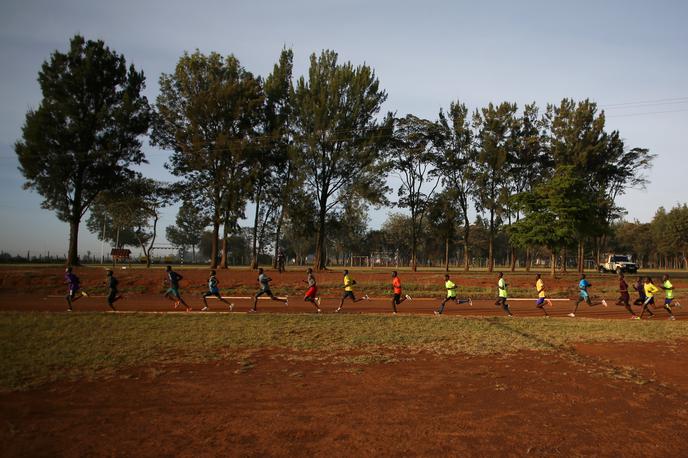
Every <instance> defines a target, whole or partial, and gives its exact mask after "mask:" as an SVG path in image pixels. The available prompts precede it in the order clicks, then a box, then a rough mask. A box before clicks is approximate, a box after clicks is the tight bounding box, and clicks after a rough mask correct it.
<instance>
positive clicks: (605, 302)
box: [602, 299, 607, 307]
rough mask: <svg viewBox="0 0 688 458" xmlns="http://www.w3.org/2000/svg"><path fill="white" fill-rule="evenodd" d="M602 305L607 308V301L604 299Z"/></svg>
mask: <svg viewBox="0 0 688 458" xmlns="http://www.w3.org/2000/svg"><path fill="white" fill-rule="evenodd" d="M602 305H604V306H605V307H606V306H607V301H605V300H604V299H602Z"/></svg>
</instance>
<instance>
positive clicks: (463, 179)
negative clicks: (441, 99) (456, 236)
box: [435, 102, 476, 272]
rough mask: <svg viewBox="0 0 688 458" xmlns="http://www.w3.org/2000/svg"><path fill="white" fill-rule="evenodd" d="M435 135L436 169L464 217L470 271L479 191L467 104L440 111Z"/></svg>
mask: <svg viewBox="0 0 688 458" xmlns="http://www.w3.org/2000/svg"><path fill="white" fill-rule="evenodd" d="M435 134H436V135H435V143H436V147H437V148H438V151H439V154H437V155H436V156H435V158H436V163H435V168H436V169H437V170H438V172H439V173H440V174H441V176H442V184H443V185H444V187H445V188H446V189H451V190H452V192H453V196H454V199H455V200H454V202H456V203H457V204H458V205H459V207H460V209H461V215H462V217H463V233H462V239H463V261H464V270H465V271H466V272H467V271H468V270H469V268H470V254H469V249H468V246H469V243H468V241H469V238H470V232H471V222H470V220H469V217H468V209H469V203H470V201H471V199H472V198H473V196H474V192H475V173H476V171H475V160H476V149H475V148H474V145H473V131H472V129H471V125H470V120H469V119H468V109H467V108H466V105H464V104H462V103H460V102H452V103H451V105H450V106H449V112H448V113H447V114H446V115H445V114H444V112H443V111H442V110H440V113H439V120H438V121H437V131H436V132H435Z"/></svg>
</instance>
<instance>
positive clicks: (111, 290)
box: [105, 269, 124, 311]
mask: <svg viewBox="0 0 688 458" xmlns="http://www.w3.org/2000/svg"><path fill="white" fill-rule="evenodd" d="M105 282H106V283H107V287H108V297H107V304H108V306H109V307H110V308H111V309H112V311H116V310H115V305H114V304H115V302H117V301H118V300H120V299H124V296H122V295H121V294H118V291H117V285H118V284H119V282H118V281H117V279H116V278H115V275H114V274H113V272H112V270H111V269H108V270H107V278H106V280H105Z"/></svg>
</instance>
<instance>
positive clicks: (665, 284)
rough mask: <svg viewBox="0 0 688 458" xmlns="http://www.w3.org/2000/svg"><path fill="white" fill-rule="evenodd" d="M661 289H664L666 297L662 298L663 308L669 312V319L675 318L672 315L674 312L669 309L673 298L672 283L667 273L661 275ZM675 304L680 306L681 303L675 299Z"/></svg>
mask: <svg viewBox="0 0 688 458" xmlns="http://www.w3.org/2000/svg"><path fill="white" fill-rule="evenodd" d="M662 289H663V290H664V294H666V298H665V299H664V310H666V311H667V312H669V319H670V320H675V319H676V317H675V316H674V313H673V312H672V311H671V303H672V301H673V300H674V285H672V284H671V282H670V281H669V275H667V274H664V276H663V277H662ZM676 306H677V307H680V306H681V304H680V303H679V302H678V301H676Z"/></svg>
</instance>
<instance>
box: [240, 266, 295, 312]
mask: <svg viewBox="0 0 688 458" xmlns="http://www.w3.org/2000/svg"><path fill="white" fill-rule="evenodd" d="M271 281H272V278H270V277H268V276H267V275H265V273H264V272H263V268H262V267H261V268H260V269H258V283H259V284H260V290H259V291H258V292H257V293H256V294H255V295H254V296H253V308H252V309H250V310H249V312H256V311H257V306H258V298H259V297H260V296H262V295H263V294H265V295H266V296H268V297H269V298H270V299H272V300H273V301H278V302H284V305H289V298H287V299H285V300H282V299H279V298H277V297H275V295H274V294H272V291H271V290H270V282H271Z"/></svg>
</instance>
